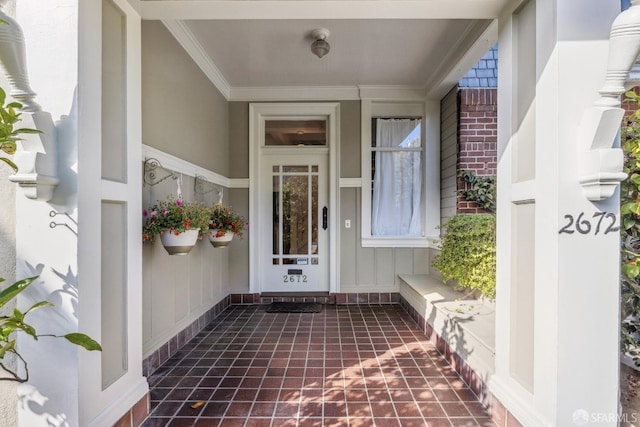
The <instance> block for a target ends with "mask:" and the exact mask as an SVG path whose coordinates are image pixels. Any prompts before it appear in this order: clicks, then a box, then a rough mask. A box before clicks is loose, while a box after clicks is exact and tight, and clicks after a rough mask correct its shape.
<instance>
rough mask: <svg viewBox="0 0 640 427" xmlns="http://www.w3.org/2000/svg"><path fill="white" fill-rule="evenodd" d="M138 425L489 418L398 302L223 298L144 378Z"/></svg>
mask: <svg viewBox="0 0 640 427" xmlns="http://www.w3.org/2000/svg"><path fill="white" fill-rule="evenodd" d="M149 382H150V385H151V414H150V416H149V418H147V420H146V421H145V422H144V424H143V426H145V427H151V426H207V427H209V426H219V425H220V426H277V427H281V426H296V425H298V426H322V425H324V426H347V425H348V426H429V427H442V426H448V427H451V426H454V427H467V426H468V427H471V426H494V425H495V424H493V422H492V421H491V420H490V418H489V417H488V416H487V414H486V412H485V410H484V409H483V407H482V405H481V404H480V403H479V402H478V399H477V397H476V396H475V395H474V394H473V393H472V392H471V391H470V390H469V388H467V387H466V386H465V384H464V383H463V382H462V380H461V379H460V378H459V377H458V375H457V374H456V373H455V371H454V370H453V369H452V368H451V366H450V365H449V364H448V363H447V362H446V361H445V360H444V358H443V357H442V356H440V354H439V353H438V351H437V350H436V348H435V347H434V346H433V345H432V344H431V343H430V342H429V341H428V340H427V339H426V338H425V336H424V334H422V333H421V332H420V331H419V330H418V328H417V326H416V325H415V323H414V322H413V320H411V318H410V317H409V316H408V315H407V314H406V312H405V311H404V310H403V309H402V308H401V307H400V306H398V305H378V306H367V305H358V306H336V305H326V306H323V310H322V312H321V313H316V314H271V313H266V312H265V306H257V305H254V306H232V307H230V308H229V309H228V310H226V311H225V312H224V313H223V314H222V315H221V316H220V317H218V318H217V319H216V320H215V321H214V322H213V323H212V324H211V325H209V326H208V327H206V328H205V329H204V330H203V331H202V332H201V333H200V334H198V335H197V336H196V337H195V338H194V339H193V340H192V341H191V342H189V343H188V344H187V345H186V346H185V347H184V348H183V349H182V350H181V351H180V352H178V353H177V354H176V355H175V356H174V357H173V358H171V359H170V360H169V361H168V362H167V363H166V364H165V365H163V366H162V367H161V368H160V369H159V370H157V371H156V372H155V373H154V374H153V375H152V376H151V377H150V378H149Z"/></svg>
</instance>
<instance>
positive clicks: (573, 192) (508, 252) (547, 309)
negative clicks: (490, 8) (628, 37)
mask: <svg viewBox="0 0 640 427" xmlns="http://www.w3.org/2000/svg"><path fill="white" fill-rule="evenodd" d="M532 2H535V3H532ZM514 3H515V2H514ZM521 4H522V3H521ZM521 4H520V5H518V6H521ZM619 11H620V2H619V1H618V0H607V1H602V0H584V1H581V2H580V4H579V5H577V4H576V2H575V1H572V0H530V1H529V2H528V4H527V3H525V6H524V7H519V8H517V9H516V8H515V6H514V9H513V10H511V11H507V12H505V14H504V15H503V16H501V19H500V40H499V43H500V52H499V54H500V64H499V69H500V76H499V94H500V95H499V100H498V108H499V118H498V122H499V131H498V139H499V142H498V145H499V150H498V151H499V166H498V191H499V194H498V202H499V207H498V291H497V292H498V297H497V318H496V323H497V325H496V335H497V336H496V375H495V376H494V377H493V378H492V379H491V381H490V388H491V391H492V392H493V393H494V395H495V396H496V397H497V398H498V399H499V400H500V401H501V402H502V403H503V404H504V405H505V406H506V408H507V409H508V410H509V411H510V412H511V413H512V414H513V415H514V416H515V417H516V418H518V419H519V420H520V422H521V423H523V424H524V425H526V426H538V425H540V426H542V425H554V426H571V425H581V424H577V423H576V424H574V422H575V421H577V422H578V423H580V422H583V421H586V422H592V423H594V424H593V425H617V418H616V414H617V410H618V335H619V315H618V307H619V277H618V273H619V253H618V251H619V247H618V245H619V234H618V232H617V231H615V230H614V228H609V226H610V225H612V223H613V222H614V220H615V221H616V223H615V225H614V227H615V226H617V225H618V221H619V196H618V192H617V191H616V192H615V193H614V195H613V196H612V197H610V198H607V199H605V200H602V201H590V200H589V199H588V198H587V196H586V194H585V192H584V190H583V187H582V185H581V183H580V180H581V178H582V177H583V176H584V174H583V170H584V167H583V165H582V162H583V153H584V152H585V150H588V148H589V146H590V144H589V143H585V141H583V140H581V137H580V134H581V129H580V127H581V121H582V118H583V115H584V113H585V111H586V110H588V109H589V108H590V107H591V106H592V105H593V103H594V101H595V100H596V99H597V98H598V96H599V95H598V90H599V89H600V88H601V87H602V86H603V84H604V79H605V76H606V70H607V55H608V49H609V43H608V39H609V30H610V26H611V23H612V22H613V20H614V18H615V17H616V16H617V14H618V13H619ZM528 47H530V49H529V48H528ZM565 226H566V227H565ZM562 229H564V230H565V231H564V232H560V231H561V230H562ZM607 231H608V232H607ZM523 348H525V351H523ZM585 416H586V417H587V418H586V419H585V418H584V417H585Z"/></svg>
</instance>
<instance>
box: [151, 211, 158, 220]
mask: <svg viewBox="0 0 640 427" xmlns="http://www.w3.org/2000/svg"><path fill="white" fill-rule="evenodd" d="M157 214H158V211H155V210H154V211H151V213H150V214H149V216H150V217H151V218H153V217H154V216H156V215H157Z"/></svg>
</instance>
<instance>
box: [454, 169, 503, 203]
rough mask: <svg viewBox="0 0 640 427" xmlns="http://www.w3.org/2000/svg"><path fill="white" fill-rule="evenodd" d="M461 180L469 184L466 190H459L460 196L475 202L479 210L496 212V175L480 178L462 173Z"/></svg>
mask: <svg viewBox="0 0 640 427" xmlns="http://www.w3.org/2000/svg"><path fill="white" fill-rule="evenodd" d="M458 177H460V180H461V181H462V182H464V183H467V184H468V186H467V188H465V189H462V190H458V194H460V196H462V198H463V199H465V200H467V201H469V202H475V203H476V204H477V205H478V207H479V208H482V209H484V210H487V211H489V212H494V213H495V211H496V177H495V175H488V176H478V175H476V174H474V173H473V172H468V171H461V172H460V173H459V174H458Z"/></svg>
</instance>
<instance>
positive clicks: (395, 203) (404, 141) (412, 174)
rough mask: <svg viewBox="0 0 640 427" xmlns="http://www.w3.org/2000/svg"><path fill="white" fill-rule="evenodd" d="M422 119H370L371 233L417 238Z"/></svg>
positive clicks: (420, 226)
mask: <svg viewBox="0 0 640 427" xmlns="http://www.w3.org/2000/svg"><path fill="white" fill-rule="evenodd" d="M421 126H422V120H421V119H419V118H373V119H372V129H371V130H372V132H371V161H372V184H371V236H372V237H420V236H422V235H423V230H422V223H423V219H422V215H421V211H422V206H423V204H422V194H423V189H422V182H423V174H422V157H423V154H422V150H423V144H422V137H421V135H422V129H421Z"/></svg>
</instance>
